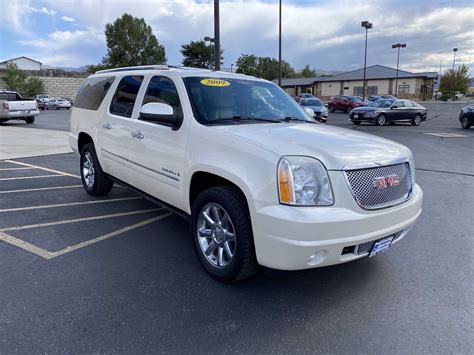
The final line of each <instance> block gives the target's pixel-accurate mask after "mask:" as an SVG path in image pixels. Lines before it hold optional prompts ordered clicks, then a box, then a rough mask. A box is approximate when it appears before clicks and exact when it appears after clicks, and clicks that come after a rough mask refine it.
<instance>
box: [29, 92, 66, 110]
mask: <svg viewBox="0 0 474 355" xmlns="http://www.w3.org/2000/svg"><path fill="white" fill-rule="evenodd" d="M35 100H36V103H37V104H38V108H39V109H40V110H60V109H62V108H65V109H67V110H69V109H70V108H71V106H72V105H73V104H74V100H73V99H71V98H70V97H54V98H50V97H48V95H36V97H35Z"/></svg>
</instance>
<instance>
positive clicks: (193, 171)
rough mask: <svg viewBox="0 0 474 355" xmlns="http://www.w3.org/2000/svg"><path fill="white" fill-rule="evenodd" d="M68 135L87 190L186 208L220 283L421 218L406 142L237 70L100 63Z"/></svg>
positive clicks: (381, 241)
mask: <svg viewBox="0 0 474 355" xmlns="http://www.w3.org/2000/svg"><path fill="white" fill-rule="evenodd" d="M70 144H71V146H72V148H73V149H74V150H75V151H76V152H78V153H79V154H80V171H81V176H82V182H83V185H84V188H85V190H86V191H87V192H88V193H89V194H92V195H103V194H107V193H108V192H109V191H110V190H111V189H112V186H113V184H114V182H116V183H119V184H122V185H124V186H126V187H129V188H131V189H133V190H135V191H137V192H139V193H141V194H143V195H144V196H146V197H148V198H150V199H153V200H155V201H156V202H158V203H160V204H162V205H163V206H165V207H167V208H170V209H173V210H175V211H177V212H178V213H180V214H182V215H185V216H188V217H190V221H191V230H192V238H193V243H194V247H195V250H196V254H197V257H198V259H199V261H200V263H201V264H202V266H203V267H204V269H205V270H206V271H207V272H208V273H209V274H210V275H212V276H213V277H215V278H216V279H218V280H220V281H224V282H232V281H237V280H240V279H244V278H246V277H249V276H250V275H252V274H253V273H255V272H256V270H257V269H258V266H259V265H262V266H266V267H270V268H274V269H280V270H299V269H308V268H315V267H321V266H327V265H334V264H339V263H345V262H348V261H353V260H356V259H360V258H364V257H371V256H374V255H377V254H379V253H381V252H383V251H385V250H387V249H388V248H389V247H390V246H391V245H393V244H394V243H397V242H398V241H400V240H401V239H402V238H403V237H405V235H406V234H407V233H408V231H409V230H410V228H411V227H412V226H413V224H414V222H415V221H416V219H417V218H418V217H419V216H420V213H421V205H422V199H423V192H422V190H421V188H420V187H419V186H418V185H417V184H416V183H415V167H414V162H413V157H412V154H411V152H410V150H409V149H408V148H406V147H405V146H403V145H400V144H397V143H394V142H392V141H389V140H386V139H382V138H378V137H375V136H371V135H368V134H364V133H361V132H355V131H351V130H346V129H342V128H336V127H330V126H326V125H323V124H319V123H318V122H316V121H315V120H314V118H312V117H311V115H310V114H309V113H308V112H306V111H305V110H304V109H303V108H302V107H300V106H299V105H298V104H297V103H296V102H295V101H294V100H292V99H291V97H290V96H288V95H287V94H286V93H285V92H284V91H282V90H281V89H280V88H279V87H278V86H276V85H274V84H273V83H271V82H268V81H265V80H262V79H258V78H254V77H250V76H245V75H241V74H231V73H225V72H217V71H209V70H203V69H192V68H168V67H167V66H145V67H130V68H121V69H111V70H103V71H99V72H97V73H96V74H94V75H92V76H90V77H89V78H88V79H87V80H86V81H85V82H84V84H83V85H82V87H81V89H80V90H79V93H78V95H77V99H76V102H75V105H74V107H73V108H72V113H71V132H70Z"/></svg>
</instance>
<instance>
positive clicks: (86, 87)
mask: <svg viewBox="0 0 474 355" xmlns="http://www.w3.org/2000/svg"><path fill="white" fill-rule="evenodd" d="M114 80H115V77H113V76H109V77H97V78H89V79H87V80H86V81H85V82H84V84H82V86H81V89H80V90H79V93H78V94H77V98H76V102H75V103H74V107H79V108H83V109H86V110H94V111H97V110H98V109H99V107H100V104H101V103H102V101H103V100H104V97H105V95H106V94H107V91H109V88H110V87H111V86H112V83H113V82H114Z"/></svg>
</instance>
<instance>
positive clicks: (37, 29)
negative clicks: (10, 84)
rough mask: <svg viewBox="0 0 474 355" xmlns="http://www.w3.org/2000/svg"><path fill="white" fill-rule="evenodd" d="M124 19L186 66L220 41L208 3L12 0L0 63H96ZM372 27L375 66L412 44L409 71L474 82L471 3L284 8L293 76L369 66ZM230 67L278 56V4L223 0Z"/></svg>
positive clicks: (4, 19) (395, 0)
mask: <svg viewBox="0 0 474 355" xmlns="http://www.w3.org/2000/svg"><path fill="white" fill-rule="evenodd" d="M124 12H127V13H130V14H132V15H134V16H137V17H143V18H145V20H146V22H147V23H148V24H150V25H151V26H152V28H153V30H154V33H155V35H156V36H157V38H158V41H159V42H160V43H162V44H163V45H164V46H165V48H166V55H167V57H168V62H169V63H170V64H175V65H176V64H180V62H181V55H180V53H179V49H180V46H181V44H183V43H187V42H189V41H191V40H199V39H201V38H203V37H204V36H207V35H211V36H212V34H213V22H212V19H213V4H212V2H210V1H192V0H178V1H165V0H163V1H160V0H150V1H143V0H136V1H130V0H77V1H74V0H44V1H42V0H37V1H28V0H22V1H17V0H7V1H1V3H0V59H2V60H3V59H8V58H11V57H16V56H21V55H25V56H29V57H31V58H33V59H36V60H39V61H41V62H43V64H46V65H51V66H62V67H64V66H72V67H78V66H82V65H87V64H97V63H98V62H99V61H100V60H101V58H102V57H103V56H104V55H105V52H106V48H105V38H104V33H103V32H104V26H105V24H106V23H107V22H110V21H113V20H114V19H116V18H117V17H119V16H121V15H122V14H123V13H124ZM362 20H369V21H371V22H372V23H373V24H374V28H373V29H372V30H370V32H369V48H368V65H371V64H383V65H388V66H395V65H396V51H395V50H392V49H391V44H393V43H398V42H402V43H407V48H406V49H403V50H402V52H401V69H405V70H412V71H426V70H431V71H437V70H439V66H440V62H441V61H442V63H443V69H445V68H447V67H450V66H452V59H453V56H452V54H453V53H452V48H453V47H458V48H459V52H458V54H457V61H456V62H457V63H464V64H466V65H468V66H469V67H470V68H471V69H470V73H471V75H474V72H473V67H474V43H473V41H474V7H473V2H472V0H471V1H448V0H438V1H436V0H433V1H425V0H421V1H413V0H365V1H349V0H345V1H344V0H327V1H326V0H324V1H309V0H306V1H285V0H283V58H284V59H285V60H287V61H289V62H290V63H291V64H292V65H293V66H294V67H295V68H297V69H298V68H302V67H303V66H304V65H305V64H309V65H310V66H311V67H313V68H317V69H322V70H343V71H345V70H353V69H356V68H359V67H361V66H362V65H363V48H364V31H363V29H362V28H361V27H360V21H362ZM221 43H222V46H223V48H224V50H225V51H224V66H225V67H230V64H231V63H234V62H235V60H236V59H237V58H238V57H239V55H240V54H241V53H252V54H256V55H261V56H273V57H276V56H277V55H278V2H277V1H271V0H264V1H221Z"/></svg>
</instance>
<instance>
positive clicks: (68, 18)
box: [61, 16, 75, 22]
mask: <svg viewBox="0 0 474 355" xmlns="http://www.w3.org/2000/svg"><path fill="white" fill-rule="evenodd" d="M61 19H62V20H63V21H65V22H74V21H75V20H74V18H73V17H69V16H63V17H61Z"/></svg>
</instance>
